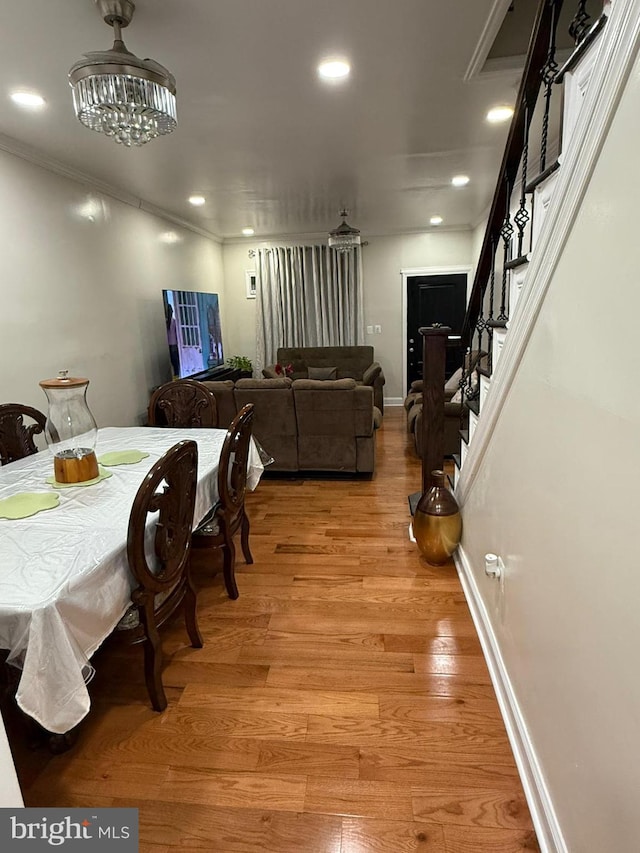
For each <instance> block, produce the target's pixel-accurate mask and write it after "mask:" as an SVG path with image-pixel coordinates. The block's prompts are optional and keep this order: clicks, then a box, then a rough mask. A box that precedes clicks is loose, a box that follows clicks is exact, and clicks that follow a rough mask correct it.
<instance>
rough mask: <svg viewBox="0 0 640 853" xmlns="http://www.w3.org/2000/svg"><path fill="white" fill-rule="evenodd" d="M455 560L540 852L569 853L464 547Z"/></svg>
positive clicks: (459, 550)
mask: <svg viewBox="0 0 640 853" xmlns="http://www.w3.org/2000/svg"><path fill="white" fill-rule="evenodd" d="M454 559H455V564H456V568H457V570H458V575H459V577H460V582H461V583H462V587H463V590H464V594H465V597H466V599H467V604H468V605H469V610H470V611H471V616H472V618H473V622H474V624H475V626H476V631H477V632H478V638H479V640H480V644H481V646H482V651H483V652H484V656H485V660H486V662H487V666H488V668H489V674H490V675H491V681H492V682H493V687H494V690H495V692H496V698H497V699H498V704H499V706H500V711H501V713H502V717H503V719H504V724H505V727H506V730H507V735H508V737H509V742H510V744H511V748H512V750H513V755H514V758H515V760H516V764H517V766H518V772H519V773H520V779H521V781H522V787H523V788H524V793H525V796H526V798H527V803H528V805H529V811H530V812H531V818H532V820H533V825H534V827H535V830H536V835H537V838H538V844H539V845H540V850H541V851H542V853H568V848H567V846H566V844H565V841H564V838H563V836H562V830H561V828H560V824H559V822H558V818H557V816H556V813H555V809H554V806H553V802H552V800H551V796H550V794H549V791H548V789H547V785H546V783H545V780H544V776H543V774H542V770H541V769H540V765H539V763H538V759H537V756H536V753H535V749H534V746H533V743H532V742H531V738H530V737H529V732H528V730H527V726H526V723H525V720H524V717H523V715H522V712H521V710H520V706H519V705H518V700H517V698H516V695H515V693H514V690H513V686H512V684H511V680H510V678H509V673H508V672H507V669H506V666H505V663H504V660H503V659H502V655H501V653H500V648H499V646H498V642H497V640H496V636H495V633H494V630H493V627H492V625H491V621H490V620H489V614H488V613H487V610H486V607H485V606H484V602H483V600H482V597H481V596H480V591H479V589H478V585H477V583H476V579H475V577H474V574H473V572H472V570H471V565H470V562H469V559H468V557H467V555H466V554H465V552H464V551H463V550H462V548H458V550H457V551H456V553H455V555H454Z"/></svg>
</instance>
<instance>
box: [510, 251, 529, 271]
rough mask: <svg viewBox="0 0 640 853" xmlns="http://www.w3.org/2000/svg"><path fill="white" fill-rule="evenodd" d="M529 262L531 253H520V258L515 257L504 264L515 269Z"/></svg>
mask: <svg viewBox="0 0 640 853" xmlns="http://www.w3.org/2000/svg"><path fill="white" fill-rule="evenodd" d="M528 263H529V255H528V254H526V255H520V257H518V258H513V259H512V260H510V261H507V263H506V264H505V265H504V266H505V269H508V270H515V269H516V268H517V267H522V266H524V265H525V264H528Z"/></svg>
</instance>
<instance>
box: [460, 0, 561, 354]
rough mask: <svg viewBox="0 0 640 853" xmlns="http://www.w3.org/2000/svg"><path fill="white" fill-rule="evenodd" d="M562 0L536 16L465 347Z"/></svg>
mask: <svg viewBox="0 0 640 853" xmlns="http://www.w3.org/2000/svg"><path fill="white" fill-rule="evenodd" d="M562 4H563V0H540V5H539V7H538V12H537V14H536V20H535V24H534V28H533V33H532V35H531V41H530V42H529V50H528V52H527V60H526V63H525V68H524V74H523V76H522V82H521V83H520V90H519V92H518V97H517V100H516V104H515V109H514V114H513V119H512V120H511V127H510V128H509V135H508V137H507V144H506V146H505V150H504V155H503V158H502V165H501V166H500V172H499V173H498V180H497V183H496V190H495V193H494V196H493V202H492V204H491V211H490V213H489V219H488V222H487V230H486V231H485V235H484V240H483V243H482V249H481V250H480V257H479V259H478V266H477V268H476V274H475V278H474V281H473V288H472V289H471V296H470V298H469V304H468V306H467V313H466V315H465V318H464V323H463V326H462V335H461V337H462V341H461V342H462V346H463V351H464V350H466V349H467V348H468V347H470V346H471V342H472V339H473V335H474V332H475V328H476V324H477V322H478V317H479V316H480V306H481V304H482V300H483V298H484V292H485V289H486V286H487V282H488V281H489V276H490V273H491V268H492V262H493V253H494V251H495V246H497V245H498V240H499V237H500V231H501V229H502V227H503V224H504V221H505V217H506V214H507V211H508V208H509V204H510V200H511V199H510V196H511V188H512V187H513V186H514V184H515V182H516V175H517V173H518V167H519V165H520V160H521V157H522V152H523V150H524V147H525V141H526V139H527V137H528V134H529V126H530V124H531V120H532V118H533V112H534V108H535V104H536V100H537V98H538V94H539V92H540V88H541V86H542V70H543V68H544V67H545V64H546V63H547V59H548V53H549V44H550V42H551V40H552V35H553V29H554V27H555V25H556V24H557V21H558V17H559V15H560V11H561V10H562Z"/></svg>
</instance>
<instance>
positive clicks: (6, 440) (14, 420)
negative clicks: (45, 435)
mask: <svg viewBox="0 0 640 853" xmlns="http://www.w3.org/2000/svg"><path fill="white" fill-rule="evenodd" d="M24 418H29V420H31V421H35V423H28V424H25V423H24ZM46 420H47V418H46V415H43V414H42V412H39V411H38V409H34V408H32V407H31V406H24V405H23V404H22V403H3V404H2V405H0V465H7V464H8V463H9V462H13V461H14V460H15V459H24V457H25V456H31V454H32V453H37V452H38V448H37V447H36V445H35V442H34V440H33V437H34V435H39V434H40V433H41V432H43V431H44V425H45V423H46Z"/></svg>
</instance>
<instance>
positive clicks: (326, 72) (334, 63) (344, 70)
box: [318, 59, 351, 80]
mask: <svg viewBox="0 0 640 853" xmlns="http://www.w3.org/2000/svg"><path fill="white" fill-rule="evenodd" d="M350 71H351V66H350V65H349V63H348V62H345V60H344V59H327V60H326V61H325V62H321V63H320V65H318V74H319V75H320V77H322V79H323V80H344V78H345V77H348V76H349V73H350Z"/></svg>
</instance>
